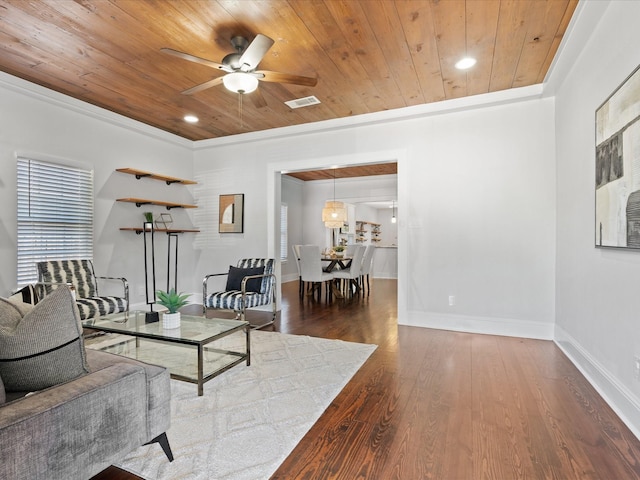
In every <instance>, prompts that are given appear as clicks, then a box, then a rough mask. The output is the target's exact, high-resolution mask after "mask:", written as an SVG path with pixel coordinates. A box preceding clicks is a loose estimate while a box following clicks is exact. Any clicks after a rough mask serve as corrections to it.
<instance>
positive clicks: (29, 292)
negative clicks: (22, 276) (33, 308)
mask: <svg viewBox="0 0 640 480" xmlns="http://www.w3.org/2000/svg"><path fill="white" fill-rule="evenodd" d="M9 300H13V301H16V302H23V303H29V304H31V305H35V304H36V303H38V294H37V292H36V288H35V286H33V285H27V286H26V287H22V288H21V289H20V290H18V291H17V292H16V293H14V294H13V295H11V296H10V297H9Z"/></svg>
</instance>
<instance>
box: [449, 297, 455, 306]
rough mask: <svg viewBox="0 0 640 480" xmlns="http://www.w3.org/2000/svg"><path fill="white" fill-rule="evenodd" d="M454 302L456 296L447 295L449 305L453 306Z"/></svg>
mask: <svg viewBox="0 0 640 480" xmlns="http://www.w3.org/2000/svg"><path fill="white" fill-rule="evenodd" d="M455 304H456V296H455V295H449V306H450V307H453V306H454V305H455Z"/></svg>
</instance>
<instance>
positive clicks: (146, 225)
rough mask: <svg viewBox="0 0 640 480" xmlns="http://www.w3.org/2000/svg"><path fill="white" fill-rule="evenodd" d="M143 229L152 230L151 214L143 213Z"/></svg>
mask: <svg viewBox="0 0 640 480" xmlns="http://www.w3.org/2000/svg"><path fill="white" fill-rule="evenodd" d="M143 215H144V229H145V230H151V229H152V228H153V212H144V213H143Z"/></svg>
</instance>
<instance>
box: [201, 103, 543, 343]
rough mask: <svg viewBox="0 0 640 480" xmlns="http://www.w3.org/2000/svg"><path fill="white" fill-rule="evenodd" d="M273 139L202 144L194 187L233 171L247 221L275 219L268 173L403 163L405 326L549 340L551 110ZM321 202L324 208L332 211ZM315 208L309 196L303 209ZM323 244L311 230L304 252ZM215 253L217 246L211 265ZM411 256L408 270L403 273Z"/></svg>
mask: <svg viewBox="0 0 640 480" xmlns="http://www.w3.org/2000/svg"><path fill="white" fill-rule="evenodd" d="M323 126H324V125H323ZM273 134H274V135H273V137H272V138H264V137H258V136H246V137H241V138H237V139H225V140H223V141H220V142H216V141H205V142H199V143H198V151H197V152H196V163H195V171H196V176H198V175H199V174H200V173H201V172H210V171H215V169H217V168H225V167H227V166H229V165H234V166H235V168H236V169H237V170H238V171H241V172H242V175H241V176H238V178H237V179H230V180H233V181H237V184H238V188H240V190H239V191H244V192H251V195H250V197H249V198H248V206H249V208H250V209H252V210H256V212H257V211H260V212H262V213H264V204H265V202H271V205H272V207H270V208H273V205H274V200H273V199H270V198H269V197H270V196H271V195H273V196H275V197H276V199H277V201H279V192H275V191H274V192H271V191H270V189H271V188H273V187H268V188H265V179H266V182H267V184H268V185H274V183H275V181H274V180H273V179H272V178H270V177H271V174H270V173H269V172H277V171H279V170H284V169H290V170H295V169H300V168H308V167H312V166H313V167H322V166H326V167H328V166H331V165H342V164H344V163H345V162H347V161H349V160H350V159H353V158H358V159H362V161H376V160H382V159H386V160H395V159H394V158H385V156H386V155H387V152H401V153H400V154H399V155H398V156H399V157H401V158H400V161H399V167H398V168H399V173H398V202H399V207H398V212H399V226H398V243H399V249H398V252H399V255H400V257H399V266H398V274H399V279H398V283H399V311H400V312H401V313H400V318H399V321H400V323H404V324H410V325H423V326H437V327H441V328H449V329H465V330H469V331H484V332H494V333H507V334H514V335H525V336H533V337H543V338H551V335H552V331H553V321H554V305H555V297H554V290H555V283H554V280H555V276H554V271H555V270H554V268H555V162H554V148H555V145H554V140H553V101H552V100H548V99H547V100H541V99H534V100H528V101H521V102H518V103H516V104H506V105H495V106H489V107H485V108H477V109H471V110H469V111H455V112H453V113H448V114H442V115H432V116H423V117H418V118H414V119H410V120H398V121H390V122H381V123H379V124H371V125H366V126H354V127H341V128H336V129H331V128H324V130H322V131H317V132H310V133H292V134H290V135H287V134H286V132H285V133H282V132H273ZM390 155H391V156H393V154H390ZM364 159H368V160H364ZM371 159H374V160H371ZM267 165H270V166H269V167H267ZM337 196H339V197H342V194H338V195H337ZM324 197H326V195H325V196H324ZM324 197H323V198H321V199H319V200H321V201H322V202H323V201H324V200H326V198H324ZM311 203H312V202H311V201H310V198H309V197H308V196H305V205H309V204H311ZM305 208H306V207H305ZM318 208H321V205H320V206H319V207H318ZM267 213H271V215H274V214H275V213H274V212H269V211H268V212H267ZM256 215H257V213H256ZM304 217H305V218H316V217H317V218H320V214H319V211H318V212H311V211H307V210H306V209H305V212H304ZM268 222H269V221H268V220H267V219H265V218H264V217H262V216H260V217H259V218H258V217H256V218H255V219H254V222H252V223H254V225H253V227H252V235H251V240H249V239H248V238H245V239H244V240H243V241H244V242H245V243H252V242H255V244H256V247H257V246H258V245H259V244H260V242H262V244H263V245H264V242H269V241H270V240H269V234H268V231H269V228H274V227H273V226H271V225H269V224H268ZM319 225H320V226H318V227H317V228H318V229H320V230H321V229H322V226H321V223H320V224H319ZM318 235H321V232H318ZM318 235H316V234H315V233H313V231H312V230H311V229H308V228H307V226H306V225H305V228H304V238H305V241H306V239H308V238H311V237H313V238H315V237H317V236H318ZM247 237H249V235H247ZM215 248H216V247H215V245H211V251H212V253H213V251H214V250H215ZM270 248H272V247H270ZM242 249H245V250H246V248H245V247H244V246H242V245H238V252H239V251H240V250H242ZM403 251H404V254H406V256H407V259H406V261H402V254H403ZM225 254H226V255H231V256H233V255H234V252H233V251H231V252H228V251H227V252H226V253H225ZM201 260H202V261H200V262H199V263H198V269H202V268H210V267H211V266H212V265H214V264H215V263H217V262H218V260H217V259H216V258H215V256H214V255H207V256H206V258H202V259H201ZM203 265H206V267H203ZM449 295H455V296H456V298H457V303H456V305H455V306H453V307H450V306H449V305H448V296H449Z"/></svg>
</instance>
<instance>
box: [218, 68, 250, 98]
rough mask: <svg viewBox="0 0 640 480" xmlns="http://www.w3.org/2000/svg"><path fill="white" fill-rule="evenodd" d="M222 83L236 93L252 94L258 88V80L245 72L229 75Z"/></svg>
mask: <svg viewBox="0 0 640 480" xmlns="http://www.w3.org/2000/svg"><path fill="white" fill-rule="evenodd" d="M222 83H223V84H224V86H225V87H226V89H227V90H230V91H232V92H234V93H243V94H245V93H251V92H253V91H255V89H256V88H258V79H257V78H256V77H254V76H253V75H250V74H248V73H244V72H233V73H228V74H227V75H225V76H224V77H223V78H222Z"/></svg>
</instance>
